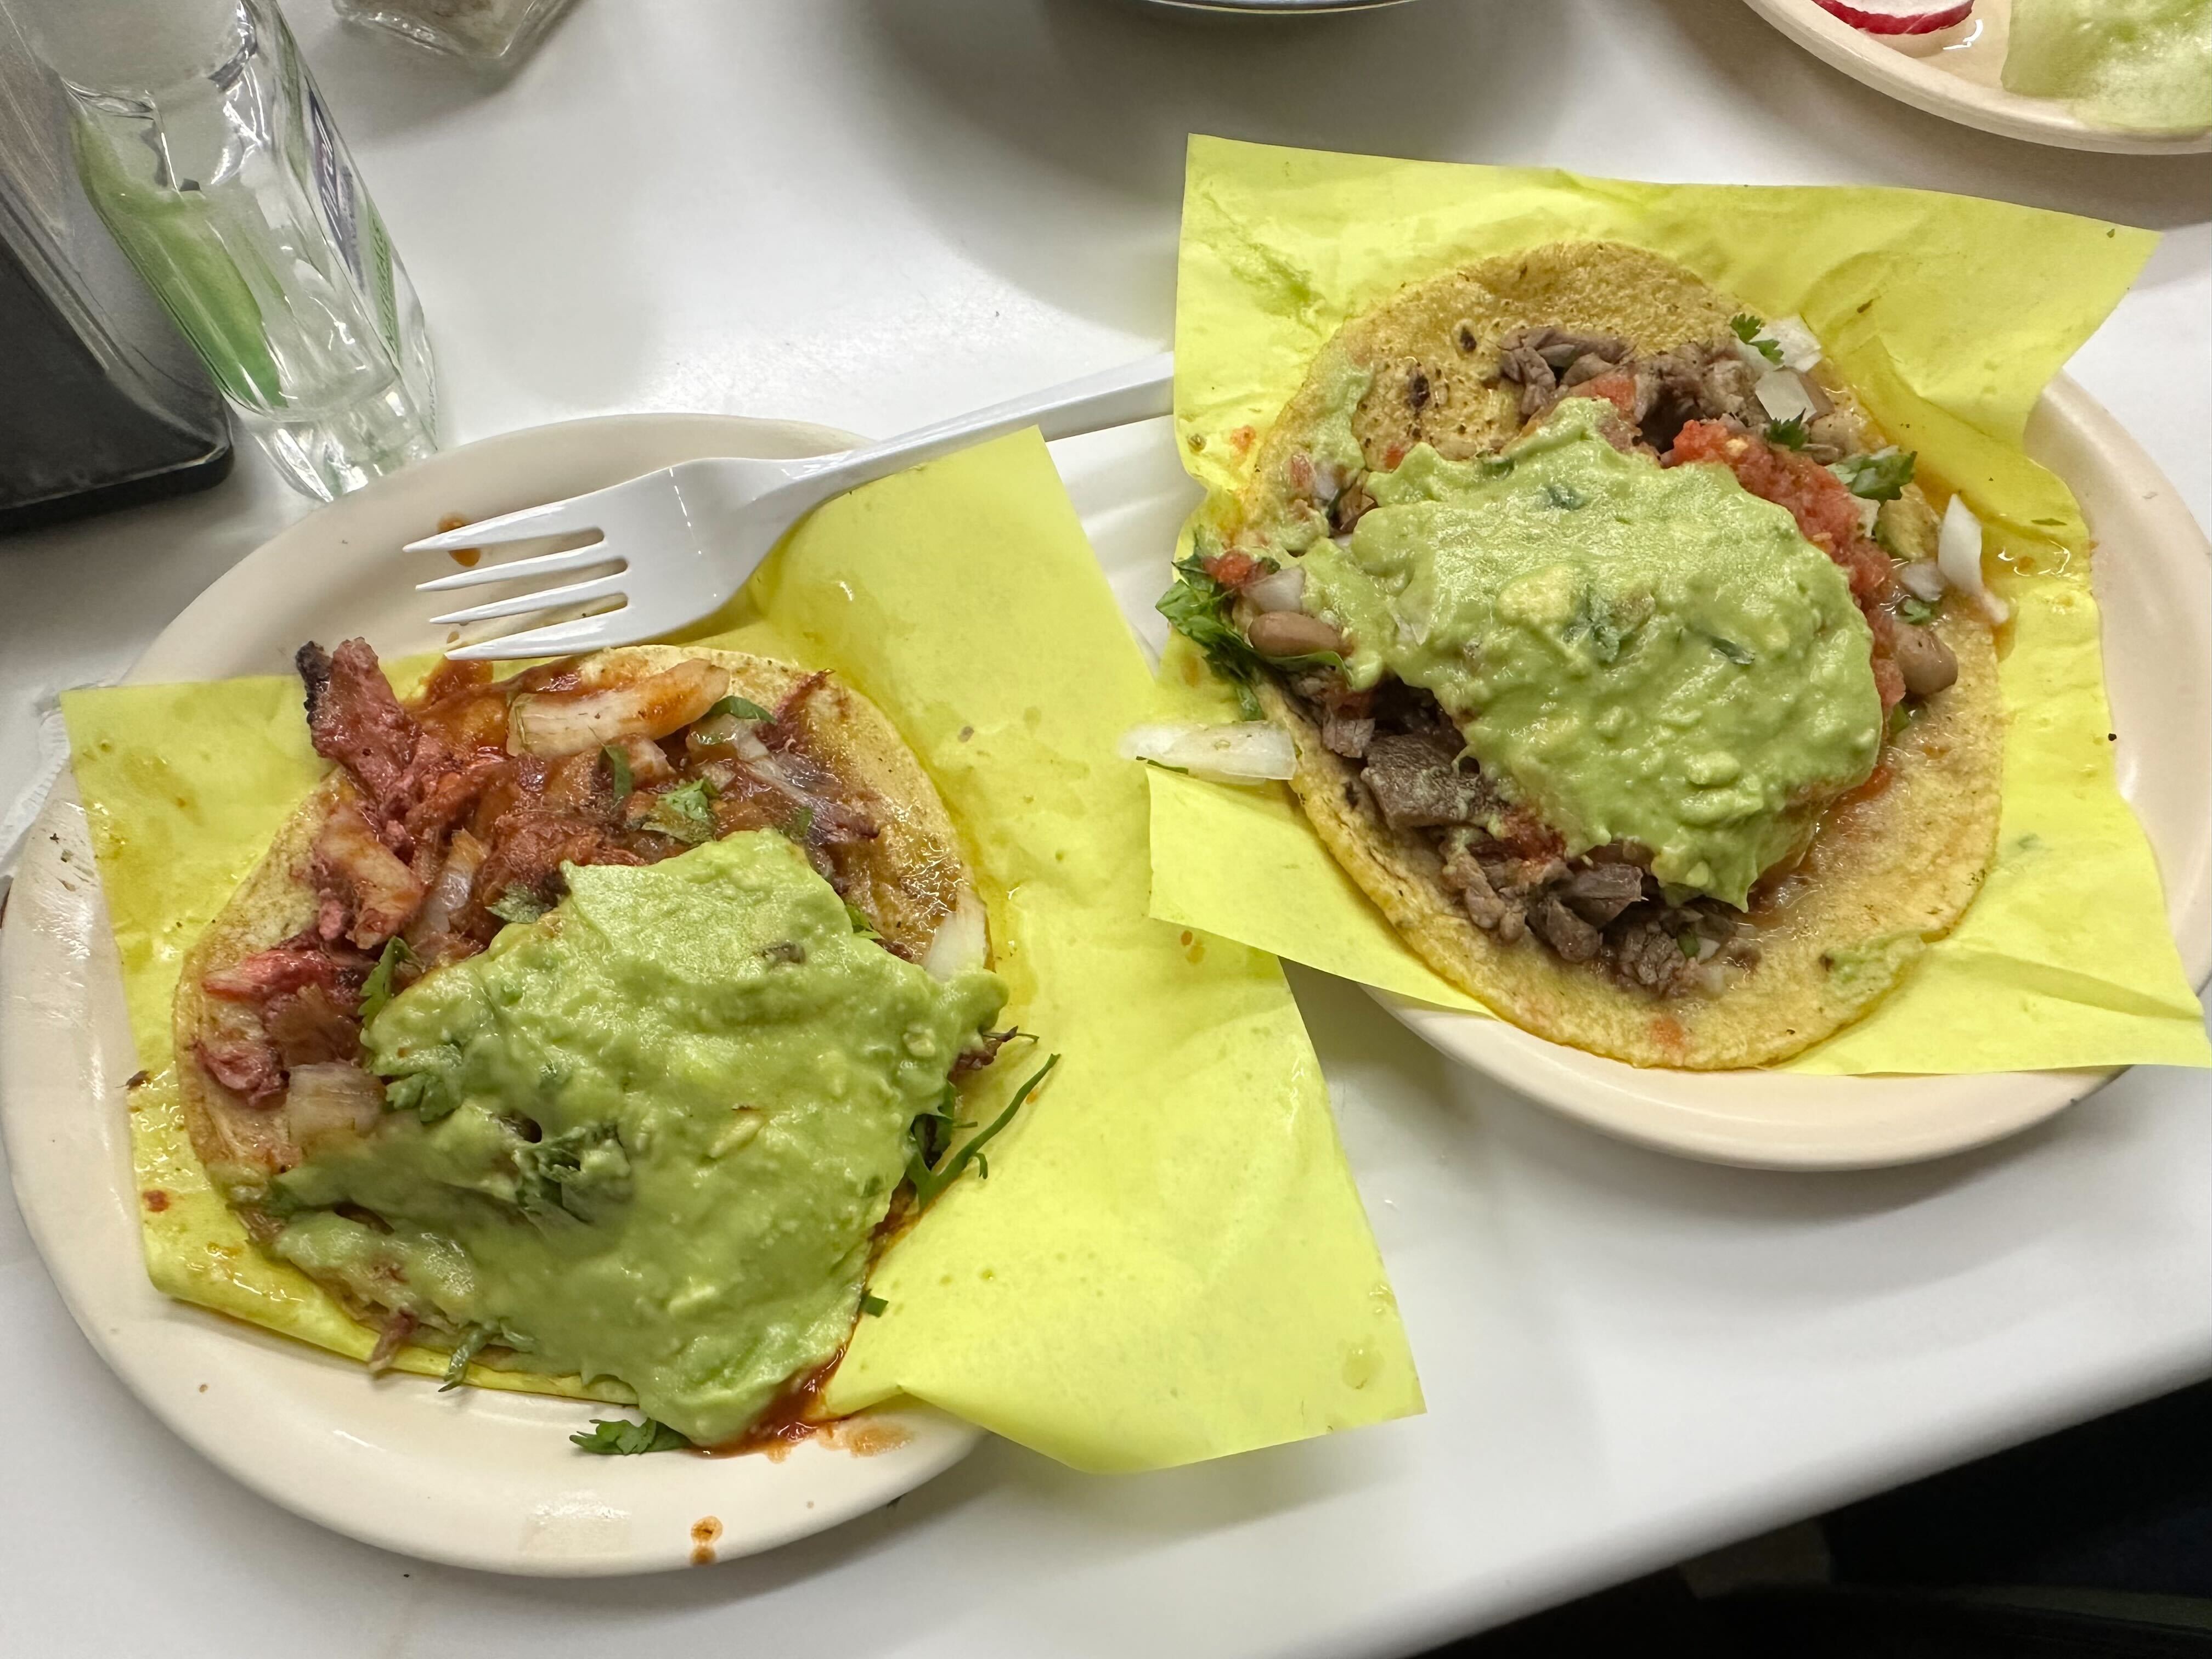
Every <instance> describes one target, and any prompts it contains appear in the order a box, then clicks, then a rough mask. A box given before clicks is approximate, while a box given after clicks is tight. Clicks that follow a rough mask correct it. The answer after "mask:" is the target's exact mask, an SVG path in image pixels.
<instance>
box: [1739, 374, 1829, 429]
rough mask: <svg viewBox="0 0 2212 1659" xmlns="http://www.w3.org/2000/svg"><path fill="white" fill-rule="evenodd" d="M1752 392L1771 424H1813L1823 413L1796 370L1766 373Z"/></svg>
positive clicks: (1760, 377) (1761, 376)
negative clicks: (1781, 422) (1776, 422)
mask: <svg viewBox="0 0 2212 1659" xmlns="http://www.w3.org/2000/svg"><path fill="white" fill-rule="evenodd" d="M1752 391H1753V393H1754V394H1755V395H1756V396H1757V397H1758V398H1759V407H1760V408H1761V409H1763V410H1765V411H1766V417H1767V418H1768V419H1769V420H1771V421H1809V420H1812V419H1814V418H1815V417H1816V416H1818V415H1819V414H1820V406H1819V405H1818V404H1815V403H1814V401H1813V397H1812V394H1811V393H1810V392H1807V391H1806V390H1805V382H1804V381H1802V380H1799V379H1798V378H1797V373H1796V370H1795V369H1789V368H1778V369H1774V370H1771V371H1770V372H1769V373H1767V374H1762V375H1760V376H1759V384H1758V385H1757V386H1753V388H1752Z"/></svg>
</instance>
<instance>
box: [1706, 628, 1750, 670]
mask: <svg viewBox="0 0 2212 1659" xmlns="http://www.w3.org/2000/svg"><path fill="white" fill-rule="evenodd" d="M1705 643H1706V644H1708V645H1710V646H1711V647H1712V648H1713V649H1714V650H1716V651H1717V652H1719V653H1721V655H1723V657H1726V658H1727V659H1729V661H1730V662H1732V663H1737V664H1740V665H1744V666H1746V667H1748V666H1749V665H1750V664H1751V662H1752V660H1753V659H1752V654H1751V653H1750V652H1749V651H1747V650H1746V649H1745V648H1744V647H1742V646H1740V645H1738V644H1737V643H1736V642H1735V641H1734V640H1724V639H1723V638H1722V637H1721V636H1720V635H1717V634H1708V635H1705Z"/></svg>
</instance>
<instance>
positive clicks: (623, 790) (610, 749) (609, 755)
mask: <svg viewBox="0 0 2212 1659" xmlns="http://www.w3.org/2000/svg"><path fill="white" fill-rule="evenodd" d="M599 753H600V754H601V755H602V756H603V757H605V760H606V763H607V776H608V777H609V778H610V779H611V781H613V783H614V787H615V805H617V806H619V805H622V804H623V802H624V801H626V800H628V799H629V792H630V787H631V785H630V776H629V756H628V755H626V754H624V753H623V750H622V747H621V745H620V744H608V745H607V746H606V747H605V748H604V749H602V750H599Z"/></svg>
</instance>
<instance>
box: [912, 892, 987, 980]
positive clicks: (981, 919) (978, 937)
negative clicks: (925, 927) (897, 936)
mask: <svg viewBox="0 0 2212 1659" xmlns="http://www.w3.org/2000/svg"><path fill="white" fill-rule="evenodd" d="M990 956H991V933H990V927H989V922H988V918H987V916H986V915H985V914H984V910H983V901H982V900H981V899H979V898H977V897H976V896H975V894H974V893H973V892H971V891H969V890H968V889H967V888H965V887H963V888H962V889H961V890H960V895H959V897H958V898H957V899H956V900H955V901H954V902H953V906H952V911H951V915H947V916H946V917H945V920H944V921H940V922H939V923H938V924H937V935H936V937H935V938H933V939H931V940H930V941H929V949H928V950H927V951H924V952H923V953H922V958H921V965H922V968H923V969H924V970H925V971H926V972H927V973H928V975H930V976H931V977H932V978H933V979H940V980H949V979H951V977H952V976H953V975H955V974H957V973H960V972H962V971H963V970H964V969H969V968H981V967H983V966H985V965H987V963H988V962H989V960H990Z"/></svg>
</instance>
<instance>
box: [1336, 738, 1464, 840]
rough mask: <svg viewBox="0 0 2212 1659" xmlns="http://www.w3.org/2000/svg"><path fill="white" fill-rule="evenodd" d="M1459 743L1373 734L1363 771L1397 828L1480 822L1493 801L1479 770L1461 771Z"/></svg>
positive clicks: (1361, 774) (1386, 815)
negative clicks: (1376, 736)
mask: <svg viewBox="0 0 2212 1659" xmlns="http://www.w3.org/2000/svg"><path fill="white" fill-rule="evenodd" d="M1457 752H1458V751H1457V747H1456V745H1454V744H1449V741H1448V740H1447V741H1443V742H1439V741H1438V740H1437V739H1435V738H1430V737H1428V736H1425V735H1414V734H1411V733H1407V734H1404V735H1393V736H1390V737H1378V738H1373V739H1372V740H1371V741H1370V743H1369V744H1368V745H1367V756H1366V760H1367V763H1366V766H1365V768H1364V769H1363V770H1362V771H1361V773H1360V776H1361V778H1362V779H1364V781H1365V782H1366V784H1367V787H1368V788H1369V789H1370V790H1371V791H1372V792H1373V793H1374V796H1375V804H1376V805H1377V806H1379V807H1381V808H1382V809H1383V818H1384V820H1385V821H1386V822H1387V823H1389V826H1390V827H1391V828H1392V829H1429V828H1433V827H1435V826H1437V825H1439V824H1452V823H1480V821H1481V819H1482V818H1483V817H1485V815H1486V814H1487V813H1488V812H1489V811H1491V810H1492V808H1493V806H1494V805H1495V803H1494V801H1493V800H1492V797H1491V793H1490V790H1489V787H1488V786H1487V785H1486V783H1485V782H1484V781H1483V778H1482V775H1481V774H1480V772H1477V771H1472V770H1468V771H1462V769H1460V767H1459V765H1458V762H1457Z"/></svg>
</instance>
